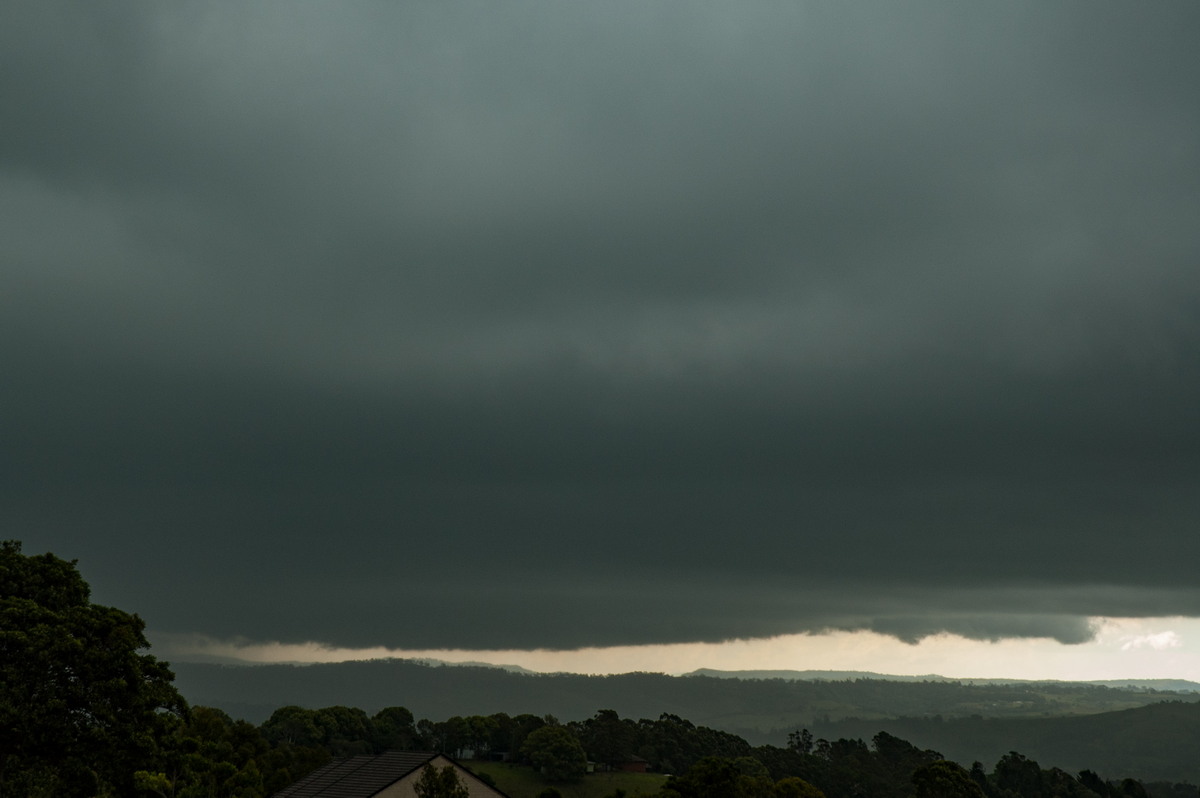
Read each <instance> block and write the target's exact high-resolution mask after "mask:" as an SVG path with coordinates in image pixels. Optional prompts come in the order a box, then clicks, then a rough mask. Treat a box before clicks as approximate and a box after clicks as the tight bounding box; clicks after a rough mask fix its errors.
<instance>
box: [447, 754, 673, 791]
mask: <svg viewBox="0 0 1200 798" xmlns="http://www.w3.org/2000/svg"><path fill="white" fill-rule="evenodd" d="M463 764H464V765H466V766H467V767H469V768H470V769H471V770H473V771H475V772H476V773H486V774H488V775H489V776H491V777H492V778H493V779H495V780H496V786H497V787H499V788H500V789H501V790H503V791H504V792H505V793H507V794H508V795H510V796H512V798H536V796H537V794H538V793H540V792H541V791H542V790H544V789H546V788H547V787H554V788H555V789H556V790H558V791H559V792H560V793H562V794H563V798H604V797H605V796H606V795H611V794H612V793H613V792H614V791H615V790H617V789H618V788H620V789H622V790H624V791H625V794H626V795H627V796H629V798H636V797H637V796H639V795H653V794H654V793H656V792H658V790H659V788H661V787H662V786H663V784H665V783H666V781H667V777H666V776H662V775H660V774H658V773H590V774H588V775H587V776H584V777H583V778H582V779H580V780H579V781H575V782H560V783H554V784H551V783H550V782H548V781H546V780H545V779H544V778H542V775H541V774H540V773H536V772H535V771H534V770H533V768H531V767H529V766H527V765H512V764H508V763H506V762H464V763H463Z"/></svg>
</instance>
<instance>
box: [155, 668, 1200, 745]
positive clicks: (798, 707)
mask: <svg viewBox="0 0 1200 798" xmlns="http://www.w3.org/2000/svg"><path fill="white" fill-rule="evenodd" d="M177 672H178V680H179V684H180V685H182V686H183V689H184V690H185V692H186V693H187V694H188V695H189V696H191V697H193V698H194V700H196V701H198V702H200V703H204V704H207V705H209V706H218V707H221V708H223V709H225V710H226V711H227V712H230V713H231V714H235V715H238V716H240V717H245V718H247V719H249V720H253V721H256V722H261V721H263V720H265V719H266V718H267V717H268V716H269V715H270V714H271V712H272V711H274V710H275V709H276V708H278V707H280V706H285V705H287V704H293V703H296V702H298V701H301V700H304V701H307V702H310V703H311V705H314V706H323V705H329V704H352V705H354V706H360V707H363V708H364V709H366V710H367V711H376V710H378V709H381V708H383V707H384V706H387V705H389V704H391V703H395V701H394V696H395V695H397V693H403V694H406V695H409V696H411V697H412V701H411V702H410V703H411V706H410V709H412V710H413V711H414V712H415V713H417V714H418V715H425V716H427V717H450V716H452V715H462V714H468V713H476V712H481V713H492V712H511V711H513V710H514V708H520V709H524V710H526V711H529V712H535V713H537V714H553V715H557V716H559V717H586V716H587V715H589V714H590V713H591V712H592V711H594V710H595V708H596V707H612V708H613V709H615V710H616V711H618V712H620V713H621V714H622V715H628V716H636V717H654V716H657V715H658V714H659V713H661V712H671V713H673V714H676V715H680V716H681V717H686V718H690V719H692V720H693V721H695V722H697V723H702V724H704V725H707V726H714V727H719V728H722V729H726V730H728V731H731V732H734V733H736V734H739V735H741V736H743V737H746V738H747V739H750V740H752V741H754V742H762V743H767V742H771V743H775V744H777V745H781V744H782V743H783V742H784V740H785V738H786V736H787V731H788V730H790V729H794V728H796V727H798V726H807V727H809V728H815V727H816V726H817V725H821V724H824V723H827V722H835V721H839V720H842V719H845V718H859V719H862V720H885V719H890V718H897V717H932V716H935V715H940V716H942V717H946V718H951V717H970V716H972V715H980V716H984V717H1046V716H1049V715H1075V714H1095V713H1099V712H1110V711H1115V710H1121V709H1131V708H1135V707H1140V706H1145V705H1147V704H1152V703H1155V702H1158V701H1162V700H1166V699H1170V700H1186V701H1196V700H1200V694H1193V693H1175V692H1166V691H1155V690H1148V689H1123V688H1116V687H1105V686H1100V685H1091V684H1075V683H1063V682H1021V683H1003V684H977V683H964V682H954V681H944V680H937V681H924V682H892V681H884V680H880V679H847V680H817V681H798V680H782V679H727V678H716V677H711V676H686V677H680V676H667V675H665V674H661V673H626V674H618V675H611V676H587V675H582V674H569V673H556V674H530V673H512V672H509V671H506V670H502V669H499V668H488V667H475V666H454V667H446V666H433V665H429V664H425V663H420V662H414V661H410V660H365V661H359V662H341V663H326V664H314V665H303V666H297V665H256V666H253V667H246V666H237V665H215V664H198V663H181V664H179V665H178V666H177Z"/></svg>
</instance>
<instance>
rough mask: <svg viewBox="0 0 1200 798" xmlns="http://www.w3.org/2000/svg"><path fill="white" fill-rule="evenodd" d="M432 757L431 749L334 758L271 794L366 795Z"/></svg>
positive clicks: (289, 797) (280, 797) (299, 797)
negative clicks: (334, 759) (332, 760)
mask: <svg viewBox="0 0 1200 798" xmlns="http://www.w3.org/2000/svg"><path fill="white" fill-rule="evenodd" d="M435 756H437V754H436V753H433V752H431V751H388V752H387V753H383V754H379V755H378V756H354V757H350V758H349V759H338V760H336V761H334V762H330V763H329V764H328V765H326V766H325V767H323V768H318V769H317V770H314V771H313V772H312V773H309V774H308V775H307V776H305V777H304V778H302V779H300V781H298V782H296V783H295V784H293V785H291V786H290V787H286V788H284V789H282V790H280V791H279V792H277V793H275V798H317V797H318V796H319V798H367V797H368V796H371V795H374V794H375V793H377V792H379V791H380V790H382V789H383V788H384V787H386V786H388V785H389V784H392V783H393V782H395V781H398V780H399V779H402V778H404V777H405V776H407V775H408V774H409V773H412V772H413V771H414V770H416V769H417V768H419V767H421V766H422V765H424V764H425V763H426V762H429V761H430V760H432V759H433V758H434V757H435Z"/></svg>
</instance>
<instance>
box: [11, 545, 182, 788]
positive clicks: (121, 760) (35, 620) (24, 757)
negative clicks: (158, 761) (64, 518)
mask: <svg viewBox="0 0 1200 798" xmlns="http://www.w3.org/2000/svg"><path fill="white" fill-rule="evenodd" d="M90 597H91V589H90V588H89V587H88V584H87V582H85V581H84V579H83V577H82V576H81V575H80V574H79V571H78V569H77V568H76V567H75V561H73V560H72V561H67V560H62V559H60V558H58V557H55V556H54V555H53V554H49V553H47V554H42V555H37V556H26V555H24V554H22V553H21V544H20V543H19V542H18V541H13V540H9V541H4V542H3V543H0V795H29V796H33V795H39V794H51V795H55V796H67V797H68V798H69V797H70V796H76V795H96V794H98V793H103V792H105V791H109V792H113V791H115V792H118V793H121V794H133V791H134V773H135V772H136V771H138V770H140V769H143V767H144V763H145V762H146V761H147V760H148V759H149V758H150V757H151V756H152V754H153V753H154V751H155V749H156V746H157V740H158V739H159V738H160V737H161V736H162V735H163V734H164V733H165V732H166V731H167V730H168V729H169V727H170V725H171V723H172V720H174V721H176V722H177V721H178V719H179V718H182V717H183V716H184V715H185V713H186V711H187V706H186V704H185V702H184V700H183V698H182V697H181V696H180V695H179V693H178V692H177V691H176V690H175V687H174V686H173V685H172V681H173V680H174V675H173V674H172V673H171V671H170V669H169V668H168V667H167V664H166V663H164V662H159V661H158V660H157V659H155V658H154V657H153V656H150V655H149V654H142V653H140V652H141V651H142V650H143V649H147V648H149V646H150V644H149V643H148V642H147V640H146V637H145V634H144V630H145V624H144V623H143V622H142V620H141V618H139V617H138V616H137V615H130V614H128V613H125V612H122V611H121V610H118V609H114V608H112V607H103V606H100V605H97V604H92V603H90V601H89V599H90Z"/></svg>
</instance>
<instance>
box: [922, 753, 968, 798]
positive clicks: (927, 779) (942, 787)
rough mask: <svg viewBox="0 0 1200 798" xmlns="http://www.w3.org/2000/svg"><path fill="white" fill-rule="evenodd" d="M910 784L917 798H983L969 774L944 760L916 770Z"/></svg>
mask: <svg viewBox="0 0 1200 798" xmlns="http://www.w3.org/2000/svg"><path fill="white" fill-rule="evenodd" d="M912 783H913V787H914V788H916V796H917V798H984V793H983V790H981V789H980V788H979V785H978V784H976V783H975V782H974V781H972V780H971V774H970V773H969V772H967V771H966V770H965V769H963V768H962V767H961V766H960V765H957V764H955V763H954V762H949V761H947V760H945V759H942V760H938V761H937V762H931V763H929V764H928V765H924V766H922V767H920V768H917V770H915V771H914V772H913V774H912Z"/></svg>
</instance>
